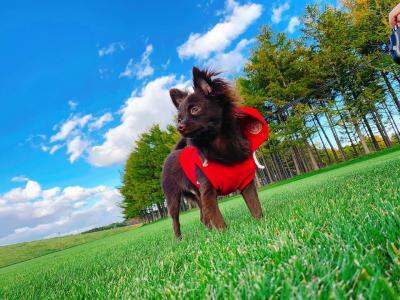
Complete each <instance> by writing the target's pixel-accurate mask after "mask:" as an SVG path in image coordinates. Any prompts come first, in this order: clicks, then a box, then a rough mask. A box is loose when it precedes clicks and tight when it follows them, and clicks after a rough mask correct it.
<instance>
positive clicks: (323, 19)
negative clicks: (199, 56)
mask: <svg viewBox="0 0 400 300" xmlns="http://www.w3.org/2000/svg"><path fill="white" fill-rule="evenodd" d="M394 4H396V3H395V2H393V1H388V0H381V1H378V0H343V1H342V5H341V7H333V6H326V7H323V8H321V7H320V6H319V5H309V6H307V7H306V11H305V14H304V16H303V17H302V20H303V28H302V31H301V34H300V35H298V36H297V37H296V38H288V37H287V36H286V34H285V33H277V34H274V33H273V32H272V30H271V29H270V28H269V27H268V26H264V27H262V28H261V30H260V33H259V35H258V36H257V37H256V39H257V43H256V45H255V46H254V48H253V49H252V51H251V54H250V57H249V58H248V63H247V64H246V65H245V67H244V70H243V73H242V75H241V76H240V77H238V78H236V80H235V85H236V88H237V91H238V93H239V94H240V95H241V97H242V98H243V99H244V105H247V106H252V107H256V108H257V109H259V110H260V111H261V112H262V114H263V115H264V116H265V118H266V120H267V121H268V123H269V124H270V129H271V135H270V138H269V140H268V141H267V142H266V143H265V144H264V145H263V146H262V147H261V148H260V150H259V151H258V153H257V155H258V158H259V160H260V162H262V163H263V164H264V165H265V166H266V168H265V169H263V170H258V171H257V182H258V184H259V185H264V184H268V183H272V182H276V181H280V180H283V179H287V178H290V177H292V176H295V175H300V174H303V173H307V172H310V171H313V170H318V169H320V168H323V167H326V166H328V165H332V164H335V163H339V162H341V161H346V160H349V159H353V158H356V157H359V156H362V155H366V154H369V153H371V152H374V151H378V150H380V149H383V148H388V147H392V146H393V145H394V144H398V143H399V140H400V131H399V125H398V124H399V113H400V101H399V98H398V97H399V96H398V91H399V86H400V69H399V67H398V66H397V65H395V63H393V62H392V60H391V58H390V56H389V55H388V54H387V51H388V49H387V47H388V45H387V44H388V36H389V33H390V29H389V26H388V24H387V14H388V12H389V11H390V9H391V7H392V6H393V5H394ZM178 136H179V134H178V133H177V132H176V130H175V127H174V126H173V125H171V126H168V128H167V129H166V130H165V131H163V130H161V129H160V127H159V126H158V125H155V126H153V127H152V128H151V129H150V130H149V131H148V132H146V133H144V134H142V135H141V136H140V137H139V139H138V140H137V141H136V146H135V148H134V150H133V151H132V153H131V155H130V157H129V159H128V160H127V162H126V165H125V170H124V173H123V176H122V177H123V178H122V186H121V188H120V190H121V194H122V195H123V202H122V204H121V206H122V208H123V211H124V215H125V217H126V218H135V217H141V218H144V219H145V221H146V222H150V221H152V220H154V219H157V218H160V217H164V216H166V214H167V211H166V207H165V203H164V202H165V201H164V197H163V193H162V191H161V188H160V175H161V170H162V164H163V161H164V159H165V157H166V156H167V155H168V154H169V152H170V151H171V149H172V148H173V146H174V144H175V142H176V141H177V139H178ZM191 205H192V204H191V203H189V202H186V201H182V207H181V209H182V210H185V209H187V208H190V207H191Z"/></svg>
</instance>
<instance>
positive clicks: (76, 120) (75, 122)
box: [50, 114, 92, 143]
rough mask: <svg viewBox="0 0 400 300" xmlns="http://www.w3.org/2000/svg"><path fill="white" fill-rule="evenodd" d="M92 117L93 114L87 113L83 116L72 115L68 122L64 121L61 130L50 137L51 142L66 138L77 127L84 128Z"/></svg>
mask: <svg viewBox="0 0 400 300" xmlns="http://www.w3.org/2000/svg"><path fill="white" fill-rule="evenodd" d="M91 118H92V115H90V114H89V115H85V116H83V117H79V116H76V115H75V116H72V117H71V118H70V119H68V120H67V121H66V122H64V123H63V124H62V125H61V127H60V130H59V131H58V132H57V133H56V134H55V135H53V136H52V137H50V142H52V143H53V142H57V141H62V140H65V139H66V138H67V137H68V136H69V135H70V134H71V133H72V132H73V131H74V129H76V128H79V127H80V128H82V127H83V126H85V125H86V124H87V122H89V120H90V119H91Z"/></svg>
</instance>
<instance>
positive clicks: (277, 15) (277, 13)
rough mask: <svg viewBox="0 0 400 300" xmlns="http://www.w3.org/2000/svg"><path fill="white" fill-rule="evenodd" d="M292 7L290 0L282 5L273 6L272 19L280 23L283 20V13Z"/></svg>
mask: <svg viewBox="0 0 400 300" xmlns="http://www.w3.org/2000/svg"><path fill="white" fill-rule="evenodd" d="M289 8H290V5H289V2H285V3H283V4H282V5H280V6H278V7H275V8H272V16H271V21H272V22H273V23H276V24H277V23H280V22H281V21H282V14H283V13H284V12H285V11H286V10H288V9H289Z"/></svg>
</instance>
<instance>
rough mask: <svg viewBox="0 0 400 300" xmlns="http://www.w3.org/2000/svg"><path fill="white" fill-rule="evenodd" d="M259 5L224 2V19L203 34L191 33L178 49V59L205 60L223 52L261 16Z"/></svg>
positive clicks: (230, 0)
mask: <svg viewBox="0 0 400 300" xmlns="http://www.w3.org/2000/svg"><path fill="white" fill-rule="evenodd" d="M261 11H262V6H261V5H260V4H255V3H248V4H244V5H239V4H238V3H237V2H235V1H234V0H228V1H227V2H226V8H225V10H224V13H223V14H224V15H225V17H224V19H222V20H221V21H220V22H219V23H218V24H216V25H215V26H214V27H213V28H211V29H210V30H209V31H208V32H206V33H204V34H200V33H191V34H190V36H189V39H188V40H187V41H186V42H185V43H184V44H182V45H181V46H179V47H178V49H177V50H178V54H179V57H180V58H189V57H195V58H199V59H206V58H208V57H209V55H210V54H211V53H213V52H220V51H223V50H224V49H225V48H226V47H228V46H229V45H230V44H231V43H232V41H233V40H234V39H236V38H237V37H238V36H239V35H241V34H242V33H243V32H244V31H245V30H246V29H247V28H248V27H249V26H250V25H251V24H252V23H253V22H254V21H255V20H256V19H258V18H259V17H260V15H261Z"/></svg>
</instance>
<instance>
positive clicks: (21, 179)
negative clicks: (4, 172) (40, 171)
mask: <svg viewBox="0 0 400 300" xmlns="http://www.w3.org/2000/svg"><path fill="white" fill-rule="evenodd" d="M28 180H29V178H28V177H26V176H24V175H20V176H14V177H13V178H11V181H13V182H26V181H28Z"/></svg>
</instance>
